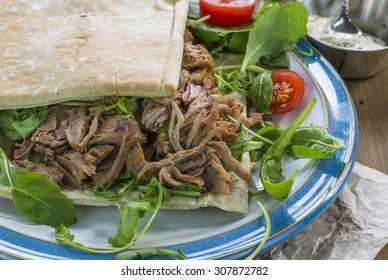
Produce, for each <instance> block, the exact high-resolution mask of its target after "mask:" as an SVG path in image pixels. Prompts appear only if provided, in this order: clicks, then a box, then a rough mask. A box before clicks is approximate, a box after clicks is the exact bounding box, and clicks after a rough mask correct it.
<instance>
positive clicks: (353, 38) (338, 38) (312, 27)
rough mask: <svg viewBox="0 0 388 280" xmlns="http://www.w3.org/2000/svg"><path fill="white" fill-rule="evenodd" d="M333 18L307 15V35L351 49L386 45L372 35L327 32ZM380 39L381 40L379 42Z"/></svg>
mask: <svg viewBox="0 0 388 280" xmlns="http://www.w3.org/2000/svg"><path fill="white" fill-rule="evenodd" d="M334 20H335V19H333V18H327V17H319V16H316V15H313V16H309V21H308V23H307V31H308V33H309V35H311V36H313V37H315V38H317V39H319V40H321V41H324V42H326V43H328V44H330V45H333V46H337V47H342V48H347V49H353V50H377V49H382V48H384V47H385V46H386V44H385V43H384V42H382V41H381V40H379V39H377V40H376V39H374V38H373V37H372V36H370V35H367V34H363V35H361V36H360V35H357V34H348V33H343V32H332V33H329V32H328V29H329V27H330V26H331V24H332V23H333V22H334ZM380 41H381V42H380Z"/></svg>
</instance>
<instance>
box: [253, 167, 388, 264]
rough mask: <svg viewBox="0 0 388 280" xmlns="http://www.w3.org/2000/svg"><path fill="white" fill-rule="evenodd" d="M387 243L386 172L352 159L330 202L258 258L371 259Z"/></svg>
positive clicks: (387, 176)
mask: <svg viewBox="0 0 388 280" xmlns="http://www.w3.org/2000/svg"><path fill="white" fill-rule="evenodd" d="M387 243H388V175H386V174H384V173H381V172H379V171H377V170H374V169H371V168H369V167H367V166H364V165H361V164H360V163H356V164H355V166H354V169H353V171H352V173H351V175H350V177H349V180H348V182H347V184H346V185H345V186H344V188H343V191H342V192H341V194H340V195H339V196H338V198H337V199H336V200H335V201H334V202H333V204H332V205H330V206H329V208H328V209H327V210H326V211H325V212H324V213H323V214H322V215H321V216H319V217H318V218H317V219H316V220H315V221H314V222H312V223H311V224H310V225H309V226H307V227H306V228H305V229H303V230H302V231H301V232H299V233H298V234H296V235H295V236H293V237H292V238H290V239H289V240H287V241H286V242H284V243H283V244H281V245H278V246H277V247H275V248H274V249H272V250H271V251H270V252H266V253H264V254H263V255H261V256H260V257H259V258H258V259H267V260H268V259H272V260H372V259H374V257H375V256H376V255H377V254H378V253H379V251H380V250H381V249H382V248H383V247H384V246H385V245H386V244H387Z"/></svg>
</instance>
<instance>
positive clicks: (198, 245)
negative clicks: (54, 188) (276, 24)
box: [0, 41, 358, 259]
mask: <svg viewBox="0 0 388 280" xmlns="http://www.w3.org/2000/svg"><path fill="white" fill-rule="evenodd" d="M298 46H299V47H300V48H301V49H303V50H306V51H308V50H309V48H310V45H308V44H307V43H306V42H304V41H301V42H300V43H299V45H298ZM291 68H292V69H293V70H295V71H297V72H298V73H300V74H301V75H302V76H303V77H304V78H305V80H306V93H305V97H304V99H303V101H302V103H301V105H300V106H299V107H298V108H297V109H296V110H295V111H293V112H291V113H288V114H286V115H284V116H281V117H278V118H277V119H275V121H276V122H278V123H279V124H280V126H283V127H285V126H287V125H289V124H290V123H291V122H292V121H293V120H294V119H295V117H296V116H297V115H298V114H299V113H300V112H301V111H302V109H303V108H304V106H305V105H306V104H307V103H308V102H309V101H310V100H311V98H312V97H316V98H317V100H318V102H317V105H316V106H315V107H314V109H313V111H312V112H311V113H310V115H309V116H308V118H307V119H306V121H305V124H314V125H319V126H322V127H325V128H327V129H328V131H329V133H330V134H332V135H333V136H335V137H337V138H339V139H341V140H343V141H344V143H345V145H346V149H343V150H340V151H337V152H336V153H335V156H334V157H333V158H332V159H327V160H320V161H318V162H315V161H311V160H305V159H298V160H290V159H287V160H285V161H284V163H283V167H284V172H285V175H286V176H287V175H290V174H291V173H292V172H293V171H294V169H298V170H299V173H298V175H297V177H296V179H295V184H294V187H293V189H292V192H291V194H290V196H289V197H288V198H287V199H285V200H278V199H274V198H272V197H270V196H268V195H266V194H261V195H257V196H254V197H252V198H251V201H250V206H249V212H248V214H245V215H243V214H236V213H229V212H224V211H222V210H218V209H210V208H207V209H198V210H190V211H169V210H162V211H160V212H159V213H158V215H157V217H156V219H155V220H154V223H153V224H152V226H151V227H150V228H149V230H148V231H147V232H146V234H145V235H143V236H142V238H141V240H139V241H138V243H137V248H148V247H152V248H155V247H163V248H169V249H174V250H176V249H177V248H182V249H183V251H184V252H185V254H186V255H187V257H189V258H192V259H239V258H243V257H244V256H246V255H248V254H249V253H250V252H252V251H253V250H254V249H255V247H256V246H257V245H258V244H259V243H260V241H261V240H262V238H263V236H264V232H265V222H264V218H263V215H262V213H261V212H260V210H259V208H258V206H257V204H256V200H259V201H261V202H262V203H263V205H264V206H265V207H266V209H267V210H268V211H269V214H270V218H271V224H272V231H271V236H270V239H269V240H268V241H267V242H266V244H265V246H264V247H263V249H262V250H263V251H265V250H268V249H270V248H272V247H273V246H275V245H277V244H279V243H281V242H284V241H285V240H287V239H288V238H290V237H291V236H293V235H294V234H296V233H297V232H298V231H300V230H301V229H303V228H304V227H306V226H307V225H308V224H310V223H311V222H312V221H314V220H315V219H316V218H317V217H318V216H319V215H320V214H321V213H322V212H323V211H325V209H326V208H327V207H328V206H329V205H330V204H331V203H332V202H333V200H334V199H335V198H336V197H337V195H338V194H339V193H340V191H341V189H342V187H343V186H344V184H345V183H346V181H347V179H348V177H349V175H350V173H351V170H352V168H353V165H354V162H355V158H356V151H357V144H358V124H357V116H356V112H355V109H354V104H353V102H352V99H351V96H350V94H349V92H348V90H347V88H346V86H345V84H344V82H343V81H342V79H341V78H340V76H339V75H338V74H337V73H336V71H335V70H334V69H333V68H332V67H331V65H329V63H328V62H327V61H326V60H325V59H324V58H322V57H321V56H320V54H319V53H317V52H316V51H315V50H313V55H312V56H311V57H305V56H300V55H298V54H292V55H291ZM254 180H256V181H257V182H259V178H258V174H255V176H254ZM77 213H78V223H77V224H76V225H74V226H72V227H70V230H71V232H72V234H74V235H75V241H77V242H80V243H82V244H84V245H86V246H89V247H92V248H99V249H108V248H109V244H108V242H107V238H108V237H109V236H112V235H115V232H116V227H117V223H118V220H119V213H118V210H117V208H115V207H84V206H83V207H77ZM112 257H113V255H96V254H87V253H84V252H81V251H78V250H75V249H72V248H69V247H66V246H62V245H59V244H57V243H56V242H55V236H54V230H53V229H52V228H50V227H45V226H38V225H34V224H32V223H30V222H29V221H27V220H25V219H23V218H22V217H21V216H20V215H19V214H18V213H17V212H16V210H15V209H14V207H13V204H12V202H11V201H9V200H6V199H0V258H4V259H112Z"/></svg>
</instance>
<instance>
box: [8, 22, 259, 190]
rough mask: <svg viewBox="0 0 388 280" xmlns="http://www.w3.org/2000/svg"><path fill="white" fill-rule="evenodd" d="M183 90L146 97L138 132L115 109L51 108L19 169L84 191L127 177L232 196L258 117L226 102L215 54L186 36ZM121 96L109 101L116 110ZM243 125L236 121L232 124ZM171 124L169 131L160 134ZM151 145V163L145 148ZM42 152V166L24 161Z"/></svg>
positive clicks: (23, 148)
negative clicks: (236, 153)
mask: <svg viewBox="0 0 388 280" xmlns="http://www.w3.org/2000/svg"><path fill="white" fill-rule="evenodd" d="M184 40H185V45H184V53H183V59H182V69H181V75H180V80H179V86H178V89H177V91H176V93H175V94H174V95H173V96H171V97H161V98H154V99H147V98H145V99H143V100H142V107H143V113H142V116H141V120H140V123H139V124H140V126H139V124H138V123H137V122H136V121H135V120H134V119H123V118H122V117H121V116H120V115H119V114H118V113H117V112H116V111H114V112H105V111H104V107H103V106H102V105H97V106H94V107H90V108H87V107H70V106H60V105H54V106H51V107H50V109H51V112H50V114H49V116H48V117H47V119H46V121H45V122H44V123H42V124H41V125H40V126H39V127H38V128H37V130H36V131H35V132H34V133H33V134H32V135H31V137H30V138H28V139H25V140H24V141H22V142H21V143H16V144H15V147H14V152H13V161H14V163H15V164H16V165H17V166H18V167H19V168H22V169H26V170H33V171H38V172H41V173H43V174H45V175H46V176H47V177H48V178H50V179H52V180H53V181H54V182H56V183H57V184H59V185H61V186H63V187H66V186H71V187H80V188H81V187H82V188H84V187H85V186H87V185H85V184H87V183H88V182H89V183H92V184H94V185H95V184H101V185H109V184H111V183H113V182H114V181H115V180H116V179H117V178H118V176H119V174H120V173H121V172H122V171H123V170H126V171H129V172H131V173H132V174H134V175H135V176H137V179H138V180H145V181H149V180H150V179H151V178H153V177H155V178H158V179H159V181H160V183H161V184H163V185H165V186H169V187H180V186H184V185H187V184H194V185H196V186H198V187H202V188H204V189H206V190H208V191H210V192H214V193H217V194H224V195H230V193H231V187H232V179H231V174H230V173H229V172H228V171H227V170H232V171H233V172H234V173H235V174H236V175H237V176H239V177H240V178H242V179H243V180H248V179H249V173H248V172H247V171H246V170H244V169H243V167H242V166H241V164H240V162H239V161H237V160H236V159H235V158H233V156H232V155H231V152H230V150H229V147H228V145H229V144H231V143H233V142H235V141H236V140H237V138H238V132H239V131H240V129H241V124H240V123H242V124H244V125H247V126H252V125H254V124H256V123H258V122H260V121H261V115H260V114H259V113H257V112H252V115H251V116H246V115H244V114H243V107H242V106H240V105H239V104H238V103H237V102H236V101H235V100H234V99H232V98H230V97H227V96H223V95H222V93H221V92H219V91H218V88H217V79H216V78H215V76H214V75H213V71H212V70H213V67H214V64H213V61H212V57H211V55H210V53H209V52H208V51H207V50H206V48H204V47H203V46H201V45H198V44H195V38H194V37H193V36H192V35H191V33H190V32H188V31H187V30H186V32H185V35H184ZM116 100H117V98H109V99H106V100H104V104H107V105H108V104H114V103H115V102H116ZM230 117H232V118H233V119H236V120H238V121H239V122H240V123H235V122H233V121H231V118H230ZM165 124H168V131H165V132H162V133H160V134H156V133H149V137H148V138H151V139H148V138H147V136H146V134H145V133H143V132H142V130H141V129H140V127H142V128H145V131H146V133H148V132H149V131H153V132H156V131H158V129H159V128H161V127H163V126H164V125H165ZM149 145H153V146H154V148H155V153H154V156H153V157H152V159H151V160H149V161H147V160H146V158H145V155H144V151H143V148H144V147H145V146H149ZM33 152H35V153H37V154H39V155H40V156H41V157H42V158H43V160H44V163H42V164H41V163H39V164H35V163H32V162H29V161H26V160H22V159H23V158H24V157H25V156H27V155H28V154H29V153H33Z"/></svg>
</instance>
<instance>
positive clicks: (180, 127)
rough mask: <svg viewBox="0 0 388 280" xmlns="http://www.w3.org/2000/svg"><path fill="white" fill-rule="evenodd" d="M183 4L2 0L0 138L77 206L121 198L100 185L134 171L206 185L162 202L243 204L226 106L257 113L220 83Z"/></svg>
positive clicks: (169, 181) (173, 182) (240, 165)
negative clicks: (99, 191) (103, 192)
mask: <svg viewBox="0 0 388 280" xmlns="http://www.w3.org/2000/svg"><path fill="white" fill-rule="evenodd" d="M188 2H189V1H188V0H142V1H120V0H119V1H109V0H98V1H85V0H83V1H82V0H81V1H80V0H78V1H72V0H70V1H39V0H36V1H23V0H17V1H12V2H10V1H4V0H0V3H1V5H0V14H1V19H0V59H1V61H2V63H1V66H0V99H1V102H0V118H1V120H0V126H2V128H3V129H2V130H3V131H2V134H1V137H0V138H1V143H0V145H1V147H2V149H3V150H7V151H8V155H9V157H10V159H11V160H12V162H13V164H15V166H16V167H17V168H20V169H25V170H30V171H36V172H40V173H42V174H44V175H45V176H46V177H47V178H50V179H51V180H52V181H54V182H55V183H57V184H58V185H60V186H61V187H62V190H63V192H64V193H65V194H66V196H67V197H68V198H69V199H70V200H72V201H73V203H74V204H79V205H95V206H108V205H113V204H115V203H117V201H112V200H105V199H102V198H100V197H97V196H96V195H95V194H94V193H93V187H94V186H96V185H99V186H104V187H109V186H111V185H114V184H115V183H116V182H117V181H118V180H122V179H123V178H124V179H125V178H126V176H127V177H128V178H131V179H135V180H136V182H138V183H139V184H141V183H143V184H146V183H147V182H148V181H149V180H151V178H156V179H158V181H159V182H160V183H161V184H162V185H164V186H166V187H169V188H171V189H180V188H186V187H187V186H195V187H196V188H198V189H199V190H200V191H201V196H198V197H190V196H180V195H175V196H173V197H171V198H170V199H169V201H167V202H166V203H165V204H164V206H163V207H164V208H170V209H193V208H199V207H208V206H214V207H218V208H221V209H224V210H227V211H236V212H246V211H247V207H248V189H249V187H248V180H249V177H250V175H249V157H247V156H243V159H242V160H241V161H237V160H236V159H235V158H234V157H232V155H231V152H230V150H229V148H228V145H229V144H230V143H233V142H235V141H237V137H238V135H237V132H238V131H239V129H240V124H238V123H237V124H236V123H233V122H231V121H230V119H229V118H228V116H232V117H233V118H234V119H237V120H239V121H240V122H242V123H245V124H247V125H249V123H252V122H253V123H254V122H255V121H257V119H258V117H255V118H248V117H246V116H245V115H244V113H243V112H244V106H243V105H241V104H243V103H241V102H238V101H237V100H236V99H234V98H232V97H229V96H223V95H222V94H221V93H220V92H219V91H218V90H217V80H216V79H215V78H214V76H213V74H212V67H213V66H214V65H213V61H212V57H211V55H210V54H209V52H208V51H207V50H206V49H205V48H204V47H202V46H201V45H200V44H198V43H197V42H196V41H195V38H194V37H193V36H192V35H191V34H190V33H189V32H188V31H187V30H186V28H185V24H186V19H187V13H188V8H189V3H188ZM42 116H43V117H42ZM30 117H31V118H30ZM31 119H33V121H31ZM35 119H40V121H34V120H35ZM26 123H28V125H27V126H28V128H29V130H30V131H28V132H25V130H23V129H21V128H20V127H21V126H23V125H24V126H26ZM14 130H16V131H17V132H18V133H16V135H15V131H14ZM128 174H129V175H128ZM140 195H141V193H140V192H139V191H137V190H136V189H135V190H134V191H132V192H130V193H129V194H128V195H126V196H124V197H122V198H120V200H119V202H120V203H125V202H127V201H129V200H131V199H136V198H138V197H139V196H140ZM0 196H1V197H6V198H11V194H10V189H9V188H8V187H7V186H0Z"/></svg>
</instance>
